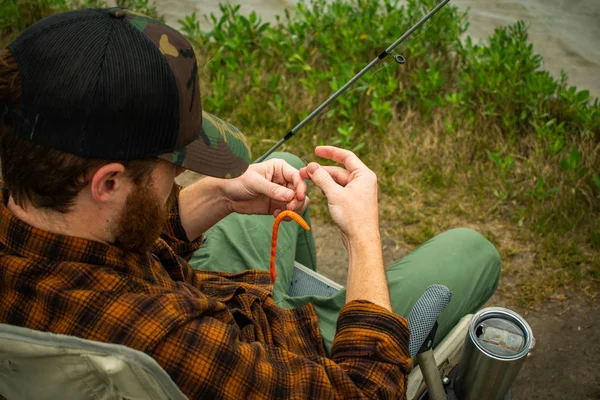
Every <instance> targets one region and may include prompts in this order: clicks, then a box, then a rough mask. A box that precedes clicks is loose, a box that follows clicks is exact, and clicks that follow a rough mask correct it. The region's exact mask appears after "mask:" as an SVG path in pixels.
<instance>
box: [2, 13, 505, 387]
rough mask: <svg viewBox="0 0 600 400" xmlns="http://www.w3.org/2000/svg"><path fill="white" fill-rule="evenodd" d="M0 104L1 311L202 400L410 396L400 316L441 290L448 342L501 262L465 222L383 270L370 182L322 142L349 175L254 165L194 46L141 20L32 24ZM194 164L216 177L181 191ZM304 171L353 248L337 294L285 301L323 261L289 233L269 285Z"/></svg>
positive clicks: (8, 57)
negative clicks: (148, 371) (212, 110)
mask: <svg viewBox="0 0 600 400" xmlns="http://www.w3.org/2000/svg"><path fill="white" fill-rule="evenodd" d="M0 111H1V112H2V133H1V137H0V157H1V160H2V173H3V176H4V186H3V190H2V202H1V203H0V219H1V223H0V301H1V303H2V307H1V308H0V322H2V323H7V324H12V325H18V326H22V327H27V328H31V329H36V330H41V331H49V332H54V333H60V334H67V335H73V336H78V337H82V338H86V339H90V340H95V341H100V342H109V343H118V344H122V345H125V346H129V347H131V348H134V349H137V350H140V351H142V352H145V353H147V354H149V355H150V356H151V357H153V358H154V359H155V360H156V361H157V362H158V363H159V364H160V365H161V366H162V367H163V368H164V370H165V371H166V372H167V373H168V374H169V375H170V376H171V378H172V379H173V381H174V382H175V383H176V384H177V385H178V386H179V388H180V389H181V391H182V392H183V393H184V394H185V395H186V396H188V397H189V398H191V399H196V398H230V399H240V398H248V399H250V398H298V399H317V398H319V399H320V398H396V397H402V396H403V395H404V392H405V390H406V376H407V374H408V372H409V371H410V368H411V359H410V357H409V354H408V350H407V346H408V336H409V333H408V328H407V324H406V320H405V319H404V318H403V317H401V315H406V313H407V311H408V310H410V308H411V307H412V305H413V304H414V302H415V301H416V300H417V298H418V297H419V296H420V294H421V293H422V292H423V290H424V289H425V288H426V287H427V286H428V285H429V284H431V283H435V282H437V283H442V284H445V285H447V286H449V287H450V288H451V289H452V290H453V291H454V299H453V302H452V304H451V306H450V307H449V308H448V310H447V311H446V312H445V313H444V315H443V316H442V317H441V318H440V321H439V322H440V328H439V331H438V332H440V336H443V335H444V334H445V333H447V332H448V331H449V330H450V328H451V327H452V326H453V324H454V323H456V321H457V320H458V319H459V318H460V317H461V316H462V315H464V314H466V313H469V312H472V311H474V310H475V309H477V308H478V307H480V306H481V305H483V303H484V302H485V301H486V300H487V299H488V298H489V296H490V295H491V294H492V293H493V291H494V290H495V288H496V285H497V283H498V274H499V265H500V262H499V259H498V253H497V252H496V250H495V249H494V247H493V246H492V245H491V244H490V243H489V242H487V241H486V240H485V239H483V238H482V237H481V236H480V235H479V234H477V233H475V232H473V231H470V230H465V229H463V230H453V231H450V232H447V233H445V234H442V235H440V236H438V237H437V238H434V239H432V240H431V241H430V242H428V243H426V244H425V245H423V246H422V247H421V248H419V249H418V250H417V251H415V252H413V253H412V254H410V255H409V256H407V257H405V258H404V259H403V260H401V261H399V262H397V263H395V264H394V265H392V266H391V267H390V268H388V269H387V271H386V269H384V266H383V261H382V250H381V241H380V237H379V225H378V211H377V179H376V176H375V174H374V173H373V172H372V171H371V170H369V169H368V168H367V167H366V166H365V165H364V164H363V163H362V162H361V161H360V160H359V159H358V157H356V155H354V154H353V153H351V152H349V151H346V150H342V149H338V148H335V147H319V148H317V149H316V153H317V155H318V156H320V157H323V158H326V159H330V160H333V161H336V162H338V163H340V164H342V165H343V167H322V166H320V165H319V164H317V163H310V164H309V165H308V166H306V167H305V166H303V165H302V163H301V162H300V161H299V160H298V159H296V158H293V157H291V156H290V155H282V154H279V155H278V156H276V157H275V158H273V159H270V160H268V161H266V162H263V163H259V164H252V165H250V166H249V165H248V162H249V157H250V155H249V149H248V145H247V142H246V139H245V138H244V136H243V135H242V134H241V133H240V132H239V131H238V130H237V129H236V128H234V127H233V126H232V125H230V124H228V123H226V122H224V121H222V120H220V119H218V118H217V117H215V116H213V115H210V114H208V113H206V112H203V111H202V108H201V104H200V88H199V85H198V80H197V66H196V58H195V55H194V51H193V49H192V47H191V45H190V44H189V43H188V42H187V40H186V39H185V38H184V37H183V36H182V35H181V34H179V33H178V32H177V31H175V30H173V29H172V28H169V27H168V26H166V25H164V24H162V23H160V22H158V21H154V20H152V19H149V18H147V17H144V16H140V15H137V14H133V13H129V12H127V11H124V10H122V9H119V8H112V9H89V10H79V11H72V12H68V13H64V14H58V15H55V16H52V17H49V18H46V19H44V20H42V21H40V22H38V23H36V24H35V25H33V26H31V27H30V28H28V29H27V30H25V31H24V32H23V33H22V34H21V35H20V36H19V37H18V38H17V39H16V40H15V41H14V42H13V43H12V44H10V45H9V46H8V48H7V49H5V50H2V51H0ZM278 157H283V158H285V159H287V160H289V162H287V161H285V160H284V159H283V158H278ZM291 164H294V166H292V165H291ZM184 169H189V170H192V171H195V172H198V173H201V174H204V175H206V176H207V177H205V178H203V179H201V180H199V181H198V182H196V183H195V184H193V185H191V186H188V187H187V188H185V189H181V188H180V187H179V186H177V185H175V184H174V179H175V177H176V176H177V175H178V174H179V173H180V172H181V171H183V170H184ZM306 180H311V181H313V182H314V183H315V184H316V185H317V186H318V187H319V188H320V189H321V190H322V191H323V193H324V194H325V195H326V196H327V199H328V205H329V209H330V212H331V215H332V218H333V220H334V222H335V223H336V224H337V225H338V227H339V228H340V230H341V233H342V238H343V241H344V244H345V246H346V247H347V249H348V252H349V264H348V282H347V287H346V288H345V289H344V290H342V291H340V292H339V293H338V294H336V295H334V296H332V297H329V298H324V297H321V296H304V297H301V298H292V297H289V296H287V289H288V288H289V282H290V277H291V270H292V266H293V261H294V259H296V260H298V259H300V260H301V261H302V262H303V263H304V264H306V265H308V266H309V267H311V268H314V267H315V262H316V260H315V255H314V243H313V242H312V237H310V236H307V235H306V234H305V233H304V232H299V231H298V229H297V227H296V226H295V225H294V224H284V225H285V227H283V228H282V233H281V236H282V239H281V240H282V242H283V243H284V245H282V249H281V258H280V259H278V261H279V262H278V278H277V281H276V282H275V284H274V285H273V282H271V279H270V276H269V273H268V256H269V252H270V248H269V240H270V236H269V230H270V226H271V225H272V223H273V217H272V216H273V215H277V214H278V213H279V212H281V211H282V210H286V209H287V210H295V211H296V212H298V213H302V214H304V216H305V217H306V218H308V215H307V206H308V202H309V200H308V197H307V195H306V193H307V184H306V182H305V181H306ZM188 261H189V262H188ZM190 264H192V266H193V268H192V266H190ZM386 274H387V277H386ZM388 287H389V288H391V296H390V290H388ZM33 384H35V383H33Z"/></svg>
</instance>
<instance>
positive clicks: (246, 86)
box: [0, 0, 600, 305]
mask: <svg viewBox="0 0 600 400" xmlns="http://www.w3.org/2000/svg"><path fill="white" fill-rule="evenodd" d="M33 3H38V4H39V2H31V1H29V2H27V1H21V0H12V4H16V6H15V7H16V8H15V9H19V10H20V9H21V8H22V7H23V6H22V4H33ZM47 3H52V4H54V5H53V6H51V7H48V8H47V10H46V11H48V12H50V13H51V12H56V11H57V10H59V9H60V10H62V9H64V8H65V7H80V6H82V5H85V4H82V3H85V1H84V2H78V3H72V2H67V1H66V0H65V1H63V2H61V1H58V0H55V1H50V0H47ZM129 3H130V6H132V7H133V8H138V9H141V10H142V11H146V12H150V13H154V14H155V16H156V9H155V8H153V5H152V4H150V3H148V1H143V0H138V1H136V2H133V1H130V2H129ZM133 3H136V4H133ZM434 3H435V1H434V0H422V1H415V0H409V1H408V2H405V3H403V4H404V5H402V6H399V5H398V2H397V1H395V0H380V1H367V0H333V1H331V2H329V3H326V2H325V1H323V0H311V1H309V2H308V3H299V4H298V5H297V6H296V8H295V10H293V12H288V13H286V15H285V16H283V17H282V18H280V19H279V20H278V21H277V22H276V23H274V24H267V23H263V22H262V21H261V19H260V18H259V17H258V16H257V15H256V14H255V13H251V14H250V15H242V14H241V13H240V7H239V6H235V5H222V6H221V14H220V15H219V16H215V15H212V16H209V17H208V19H209V20H210V22H211V23H212V25H213V28H212V29H211V30H209V31H202V30H201V26H203V23H204V22H203V21H202V19H201V18H199V17H198V16H196V15H195V14H192V15H190V16H188V17H186V18H185V19H184V20H182V21H180V24H181V26H180V30H181V31H182V32H183V33H184V34H185V35H186V36H187V37H188V38H189V39H190V40H191V41H192V42H193V43H194V44H195V45H196V47H197V53H198V57H199V64H200V68H199V71H200V72H199V78H200V82H201V87H202V92H203V107H204V108H205V109H207V110H208V111H210V112H213V113H216V114H217V115H219V116H221V117H223V118H225V119H227V120H228V121H230V122H232V123H234V124H235V125H237V126H239V127H240V128H242V130H243V131H245V132H246V133H247V134H248V137H249V140H250V142H251V145H252V149H253V152H254V156H255V157H258V156H259V155H261V154H262V153H263V152H264V151H266V150H267V149H268V148H269V147H270V146H271V145H272V144H273V143H275V142H276V141H277V140H278V139H280V138H281V137H282V136H283V135H284V134H285V132H287V131H288V130H289V129H290V128H291V127H293V126H294V125H295V124H296V123H297V122H299V121H300V120H301V119H302V118H304V117H305V116H306V115H307V114H308V113H309V112H310V111H312V109H314V108H315V107H316V106H318V105H319V104H320V103H321V102H323V101H324V100H325V99H326V98H327V97H329V95H331V93H332V92H333V91H334V90H336V89H337V88H339V87H341V85H343V84H344V83H345V82H346V81H347V80H348V79H350V78H351V77H352V76H353V75H354V74H355V73H356V72H358V71H359V70H360V69H361V68H362V67H363V66H364V65H366V63H367V62H368V61H370V60H372V59H373V58H374V57H375V56H377V55H378V54H379V53H380V52H381V50H382V49H383V48H385V47H387V46H388V45H389V44H390V43H392V42H393V41H394V40H395V39H396V38H398V37H399V36H400V35H401V34H402V33H404V31H406V29H408V27H410V26H411V25H412V24H413V23H414V22H416V21H417V20H418V19H420V17H422V16H423V15H424V13H425V12H427V10H429V9H431V8H432V7H433V6H434ZM144 7H145V8H144ZM3 15H8V14H3ZM11 15H13V17H14V18H21V19H22V20H21V19H20V20H19V23H13V24H10V26H11V27H13V26H14V27H16V28H7V26H8V25H6V24H5V23H3V24H2V25H0V28H1V29H3V34H4V40H7V39H6V38H7V37H9V36H11V35H13V36H14V35H15V34H16V33H17V32H18V30H20V29H22V28H23V27H24V26H25V25H27V24H28V23H31V22H33V21H32V20H33V19H34V17H33V15H34V16H35V18H37V17H38V16H39V15H40V13H29V14H28V13H21V14H19V13H16V12H13V13H12V14H11ZM23 16H25V17H23ZM26 18H29V19H27V20H26V21H25V19H26ZM467 26H468V15H467V14H466V13H462V12H459V11H458V9H456V8H455V7H453V6H451V5H449V6H446V7H445V8H444V9H443V10H442V11H441V12H440V13H438V14H437V15H436V17H434V18H433V21H430V22H429V23H428V24H427V25H426V27H425V28H423V29H421V30H419V31H418V32H417V33H415V35H414V36H413V38H411V39H409V40H408V41H407V43H406V44H403V45H401V46H399V48H398V49H396V52H397V53H400V54H402V55H404V56H405V57H406V59H407V63H406V64H404V65H397V64H396V63H394V62H393V60H391V59H386V60H384V61H385V62H384V63H383V66H382V67H376V68H375V69H374V71H373V72H371V73H368V74H367V75H366V76H364V77H363V78H362V79H361V80H360V81H358V82H357V83H356V84H355V85H354V86H353V87H352V88H351V89H350V90H349V91H348V92H346V94H345V95H343V96H342V97H341V98H340V99H339V100H338V101H337V102H336V103H334V104H333V105H332V106H331V107H330V108H328V109H327V110H326V111H325V112H324V113H322V114H321V115H320V116H319V117H318V118H317V120H316V121H315V122H313V123H311V124H309V125H307V126H306V127H305V128H303V130H301V131H300V132H299V133H298V134H297V135H296V137H294V138H292V139H291V140H290V141H289V142H288V143H289V144H288V145H286V146H284V147H283V150H287V151H291V152H294V153H295V154H298V155H299V156H301V157H303V158H304V159H306V160H313V159H314V156H313V149H314V147H315V146H316V145H319V144H337V145H340V146H343V147H345V148H349V149H354V151H356V152H357V154H359V155H360V157H361V158H362V159H363V160H364V161H365V162H366V163H367V164H368V165H369V166H370V167H371V168H372V169H373V170H375V171H376V172H377V173H378V176H379V184H380V192H381V200H380V203H381V204H380V207H381V215H382V221H383V222H382V223H383V230H384V231H385V232H388V233H389V234H390V236H392V237H393V238H395V239H397V240H398V241H400V242H401V243H402V244H403V245H405V246H406V247H408V248H414V247H415V246H418V245H419V244H421V243H423V242H424V241H426V240H428V239H429V238H431V237H432V236H434V235H435V234H438V233H440V232H442V231H444V230H446V229H450V228H452V227H456V226H468V227H473V228H475V229H477V230H479V231H480V232H482V233H483V234H484V235H485V236H486V237H488V239H490V240H491V241H492V242H493V243H494V244H495V245H496V246H497V247H498V249H499V251H500V253H501V255H502V258H503V262H504V266H503V271H504V278H503V282H502V284H501V290H502V291H503V292H504V293H505V294H506V295H507V296H510V297H511V298H514V299H515V301H516V302H518V303H521V304H526V305H527V304H529V305H530V304H535V303H538V302H540V301H543V300H545V299H547V298H548V297H549V296H551V295H552V294H554V293H555V292H557V291H561V290H563V289H565V288H571V289H574V288H575V289H577V290H580V291H581V292H584V293H589V294H590V296H594V293H597V292H598V289H599V288H600V284H599V283H600V222H599V221H600V218H599V217H600V177H599V175H600V170H599V166H600V106H599V104H598V100H597V99H594V98H592V97H591V96H590V94H589V92H587V91H585V90H579V89H577V88H575V87H573V86H570V85H569V84H568V78H567V76H566V75H565V74H563V75H562V76H560V77H559V78H555V77H553V76H551V75H550V74H549V73H548V72H547V71H544V70H543V69H541V65H542V58H541V57H540V56H539V55H537V54H535V53H534V51H533V48H532V45H531V44H530V43H529V41H528V37H527V26H526V24H525V23H523V22H518V23H516V24H514V25H510V26H506V27H503V28H501V29H497V30H496V31H495V33H494V34H493V35H491V36H490V37H489V38H488V40H487V41H486V43H484V44H480V43H474V42H473V41H472V40H471V39H470V38H468V37H467V38H465V36H464V34H465V32H466V29H467ZM388 58H389V57H388ZM313 213H314V214H316V215H317V216H319V217H322V218H325V219H327V218H328V216H327V211H326V202H325V201H324V198H323V197H322V195H320V194H319V193H316V194H315V195H313Z"/></svg>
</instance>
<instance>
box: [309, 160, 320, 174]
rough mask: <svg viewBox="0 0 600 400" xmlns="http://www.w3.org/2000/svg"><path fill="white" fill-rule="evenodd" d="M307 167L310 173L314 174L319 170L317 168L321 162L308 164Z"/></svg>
mask: <svg viewBox="0 0 600 400" xmlns="http://www.w3.org/2000/svg"><path fill="white" fill-rule="evenodd" d="M307 169H308V173H309V174H314V173H315V172H316V171H317V169H319V164H317V163H310V164H309V165H308V168H307Z"/></svg>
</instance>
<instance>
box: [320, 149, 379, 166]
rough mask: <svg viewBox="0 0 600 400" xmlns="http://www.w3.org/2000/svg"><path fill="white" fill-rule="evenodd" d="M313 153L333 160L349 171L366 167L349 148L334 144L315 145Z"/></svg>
mask: <svg viewBox="0 0 600 400" xmlns="http://www.w3.org/2000/svg"><path fill="white" fill-rule="evenodd" d="M315 154H316V155H318V156H319V157H322V158H326V159H328V160H332V161H335V162H337V163H340V164H342V165H344V166H345V167H346V169H347V170H348V171H349V172H352V171H354V170H357V169H362V168H367V166H366V165H365V164H364V163H363V162H362V161H361V160H360V158H358V156H356V154H354V153H353V152H351V151H350V150H344V149H340V148H339V147H334V146H317V148H316V149H315Z"/></svg>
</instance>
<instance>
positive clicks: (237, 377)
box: [0, 191, 411, 399]
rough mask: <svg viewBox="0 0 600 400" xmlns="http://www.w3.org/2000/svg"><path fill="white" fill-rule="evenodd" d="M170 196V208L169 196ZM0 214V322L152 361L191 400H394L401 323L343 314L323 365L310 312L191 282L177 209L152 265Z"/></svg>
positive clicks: (378, 310) (224, 281)
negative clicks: (116, 347) (121, 348)
mask: <svg viewBox="0 0 600 400" xmlns="http://www.w3.org/2000/svg"><path fill="white" fill-rule="evenodd" d="M177 193H178V192H177V191H174V196H177ZM2 197H3V201H2V202H0V220H1V221H0V302H1V303H0V304H2V306H1V307H0V322H2V323H8V324H12V325H18V326H23V327H27V328H32V329H37V330H41V331H50V332H54V333H61V334H67V335H74V336H78V337H82V338H86V339H91V340H96V341H101V342H109V343H119V344H122V345H125V346H128V347H131V348H134V349H137V350H141V351H143V352H145V353H147V354H149V355H150V356H152V357H153V358H154V359H155V360H156V361H157V362H158V363H159V364H160V365H161V366H162V367H163V368H164V369H165V371H166V372H167V373H168V374H169V375H170V376H171V378H172V379H173V381H174V382H175V383H176V384H177V385H178V386H179V387H180V388H181V390H182V391H183V393H184V394H186V395H187V396H188V397H189V398H190V399H197V398H230V399H255V398H295V399H325V398H344V399H355V398H378V399H380V398H404V396H405V391H406V376H407V374H408V372H409V370H410V368H411V360H410V356H409V355H408V350H407V349H408V328H407V323H406V321H405V320H404V319H403V318H401V317H399V316H397V315H395V314H393V313H391V312H388V311H386V310H385V309H384V308H382V307H379V306H377V305H375V304H373V303H370V302H367V301H353V302H350V303H348V304H346V305H345V306H344V307H343V309H342V310H341V313H340V316H339V318H338V322H337V333H336V336H335V339H334V342H333V347H332V349H331V354H330V356H329V357H327V356H326V354H325V350H324V347H323V343H322V337H321V334H320V331H319V325H318V321H317V315H316V313H315V311H314V308H313V307H312V306H311V305H308V306H304V307H301V308H297V309H293V310H288V309H282V308H280V307H278V306H277V305H276V304H275V302H274V301H273V299H272V289H273V286H272V284H271V281H270V277H269V273H268V272H266V271H247V272H244V273H241V274H227V273H212V272H203V271H196V270H193V269H192V268H191V267H190V266H189V265H188V263H187V262H186V261H185V258H186V257H187V256H189V255H190V254H191V253H192V252H193V251H194V250H196V249H197V248H198V247H199V246H200V239H198V240H195V241H191V242H190V241H188V240H187V237H186V234H185V231H184V230H183V227H182V226H181V223H180V220H179V214H178V206H177V204H178V203H177V201H175V202H174V207H173V209H172V211H171V213H170V216H169V221H168V224H167V226H166V228H165V230H164V233H163V235H162V236H161V238H160V239H159V240H158V241H157V243H156V245H155V247H154V249H153V250H152V252H151V253H150V254H144V255H137V254H134V253H128V252H125V251H123V250H121V249H119V248H118V247H115V246H112V245H109V244H104V243H100V242H95V241H90V240H85V239H82V238H76V237H70V236H64V235H59V234H54V233H50V232H46V231H42V230H39V229H36V228H34V227H32V226H30V225H28V224H26V223H25V222H23V221H21V220H19V219H18V218H16V217H15V216H14V215H13V214H12V213H11V212H10V211H9V210H8V209H7V208H6V201H7V198H8V195H7V193H6V192H4V193H3V194H2Z"/></svg>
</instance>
